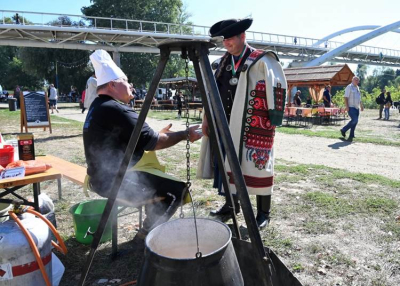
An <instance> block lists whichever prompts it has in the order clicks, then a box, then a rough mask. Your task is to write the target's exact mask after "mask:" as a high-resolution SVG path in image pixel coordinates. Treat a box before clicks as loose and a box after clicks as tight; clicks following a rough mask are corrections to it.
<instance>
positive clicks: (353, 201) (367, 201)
mask: <svg viewBox="0 0 400 286" xmlns="http://www.w3.org/2000/svg"><path fill="white" fill-rule="evenodd" d="M302 198H303V200H304V203H305V204H306V206H308V207H311V208H312V209H313V211H314V212H318V213H320V214H321V215H326V216H328V217H331V218H335V217H339V216H341V217H342V216H345V215H350V214H355V213H366V214H369V215H371V214H374V213H381V214H385V213H393V211H394V210H395V209H396V208H397V207H398V203H397V202H396V201H394V200H392V199H389V198H385V197H375V196H368V195H366V196H365V197H362V198H347V197H336V196H333V195H332V194H328V193H324V192H321V191H317V192H308V193H306V194H304V195H303V196H302Z"/></svg>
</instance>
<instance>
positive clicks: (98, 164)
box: [83, 50, 202, 234]
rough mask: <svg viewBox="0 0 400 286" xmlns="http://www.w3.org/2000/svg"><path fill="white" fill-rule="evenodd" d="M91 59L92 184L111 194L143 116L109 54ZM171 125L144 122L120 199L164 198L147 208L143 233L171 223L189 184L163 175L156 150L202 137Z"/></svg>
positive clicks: (88, 128) (88, 135)
mask: <svg viewBox="0 0 400 286" xmlns="http://www.w3.org/2000/svg"><path fill="white" fill-rule="evenodd" d="M90 60H91V62H92V64H93V67H94V69H95V73H96V77H97V93H98V95H99V96H98V98H96V99H95V100H94V101H93V103H92V105H91V106H90V109H89V111H88V114H87V117H86V121H85V124H84V126H83V143H84V148H85V156H86V162H87V165H88V169H87V175H88V176H89V183H88V185H89V187H90V189H91V190H93V191H94V192H96V193H98V194H99V195H101V196H103V197H108V196H109V194H110V191H111V188H112V185H113V180H114V178H115V177H116V175H117V173H118V169H119V166H120V164H121V162H122V159H123V157H124V153H125V149H126V147H127V145H128V142H129V139H130V136H131V133H132V132H133V130H134V128H135V126H136V124H137V121H138V114H137V113H136V112H135V111H133V110H132V109H131V108H130V107H129V106H128V105H127V104H128V103H129V101H130V100H131V99H132V98H133V94H132V91H133V90H134V89H133V86H132V84H130V83H128V78H127V76H126V75H125V73H124V72H123V71H122V70H121V69H120V68H119V67H118V66H117V65H116V64H115V63H114V61H113V60H112V59H111V57H110V55H109V54H108V53H107V52H106V51H104V50H96V51H95V52H94V53H93V54H92V55H91V56H90ZM171 126H172V124H169V125H168V126H166V127H165V128H163V129H162V130H161V131H159V132H156V131H154V130H153V129H152V128H151V127H150V126H149V125H147V124H146V123H144V125H143V127H142V130H141V134H140V137H139V141H138V143H137V146H136V149H135V151H134V153H133V156H132V160H131V162H130V167H129V168H128V170H127V172H126V174H125V177H124V180H123V182H122V184H121V188H120V190H119V193H118V196H117V200H118V201H125V202H126V203H127V204H128V205H129V203H137V202H142V201H146V200H149V199H154V198H156V197H163V198H165V199H163V200H162V201H161V202H160V203H157V204H152V205H151V206H148V207H147V208H146V214H147V217H146V220H145V221H144V228H143V229H142V234H147V232H148V231H149V230H150V229H152V228H154V227H155V226H156V225H158V224H160V223H163V222H165V221H167V220H168V219H169V218H170V217H171V216H172V215H173V214H174V213H175V211H176V210H177V208H178V206H179V205H180V204H181V202H182V200H183V197H184V195H185V194H186V191H187V190H186V186H185V183H184V182H182V181H180V180H177V179H175V178H173V177H172V176H169V175H167V174H165V173H164V167H163V166H161V165H160V164H159V162H158V160H157V157H156V155H155V153H154V152H151V151H155V150H160V149H164V148H168V147H171V146H173V145H175V144H177V143H179V142H180V141H182V140H186V139H187V135H189V139H190V141H191V142H194V141H196V140H199V139H200V138H201V136H202V135H201V133H199V132H196V130H198V125H196V126H191V127H189V131H186V130H185V131H178V132H173V131H170V128H171ZM187 132H189V134H188V133H187Z"/></svg>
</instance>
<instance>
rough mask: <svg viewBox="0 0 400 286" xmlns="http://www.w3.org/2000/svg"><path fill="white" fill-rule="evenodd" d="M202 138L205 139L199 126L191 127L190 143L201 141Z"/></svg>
mask: <svg viewBox="0 0 400 286" xmlns="http://www.w3.org/2000/svg"><path fill="white" fill-rule="evenodd" d="M201 137H203V133H202V132H201V130H200V129H199V125H194V126H190V127H189V140H190V142H192V143H193V142H194V141H197V140H199V139H200V138H201Z"/></svg>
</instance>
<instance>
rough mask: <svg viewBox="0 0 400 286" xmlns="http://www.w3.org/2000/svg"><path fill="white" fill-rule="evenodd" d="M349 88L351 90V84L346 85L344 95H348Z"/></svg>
mask: <svg viewBox="0 0 400 286" xmlns="http://www.w3.org/2000/svg"><path fill="white" fill-rule="evenodd" d="M350 90H351V86H350V85H348V86H346V89H345V90H344V97H347V98H349V97H350Z"/></svg>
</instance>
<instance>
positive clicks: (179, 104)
mask: <svg viewBox="0 0 400 286" xmlns="http://www.w3.org/2000/svg"><path fill="white" fill-rule="evenodd" d="M182 99H183V94H182V91H179V92H178V94H177V95H176V96H175V100H176V105H177V108H178V118H179V119H181V117H182Z"/></svg>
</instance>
